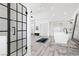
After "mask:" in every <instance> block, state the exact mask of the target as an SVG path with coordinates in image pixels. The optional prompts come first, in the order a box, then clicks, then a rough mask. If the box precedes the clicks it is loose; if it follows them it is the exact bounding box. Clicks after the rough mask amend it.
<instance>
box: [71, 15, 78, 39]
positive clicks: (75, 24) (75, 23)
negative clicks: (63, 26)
mask: <svg viewBox="0 0 79 59" xmlns="http://www.w3.org/2000/svg"><path fill="white" fill-rule="evenodd" d="M78 15H79V14H76V17H75V22H74V27H73V32H72V37H71V39H72V40H74V32H75V27H76V22H77V17H78Z"/></svg>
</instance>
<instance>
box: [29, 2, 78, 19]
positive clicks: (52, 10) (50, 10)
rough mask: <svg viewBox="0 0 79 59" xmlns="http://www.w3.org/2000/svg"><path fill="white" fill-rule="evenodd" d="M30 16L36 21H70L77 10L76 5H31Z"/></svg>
mask: <svg viewBox="0 0 79 59" xmlns="http://www.w3.org/2000/svg"><path fill="white" fill-rule="evenodd" d="M30 7H31V10H32V15H33V17H34V19H37V20H46V19H47V20H51V21H66V20H70V19H71V18H72V16H73V15H74V13H75V11H76V10H77V9H78V7H79V4H78V3H32V4H30Z"/></svg>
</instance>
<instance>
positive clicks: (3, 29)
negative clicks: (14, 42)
mask: <svg viewBox="0 0 79 59" xmlns="http://www.w3.org/2000/svg"><path fill="white" fill-rule="evenodd" d="M7 24H8V20H7V3H0V56H6V55H7V34H8V31H7V28H8V27H7Z"/></svg>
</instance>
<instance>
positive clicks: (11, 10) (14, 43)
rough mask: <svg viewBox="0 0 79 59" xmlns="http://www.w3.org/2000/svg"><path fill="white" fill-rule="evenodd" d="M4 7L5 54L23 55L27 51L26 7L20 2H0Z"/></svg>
mask: <svg viewBox="0 0 79 59" xmlns="http://www.w3.org/2000/svg"><path fill="white" fill-rule="evenodd" d="M0 6H2V7H4V8H6V10H7V13H6V14H7V16H6V17H2V16H0V18H1V19H4V20H5V21H6V23H5V24H6V27H7V28H6V30H0V32H6V33H7V55H8V56H24V55H25V54H26V53H27V8H26V7H25V6H24V5H22V4H21V3H6V5H5V4H3V3H0ZM4 12H5V11H4Z"/></svg>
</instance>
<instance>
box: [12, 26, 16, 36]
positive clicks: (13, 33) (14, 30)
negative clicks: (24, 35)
mask: <svg viewBox="0 0 79 59" xmlns="http://www.w3.org/2000/svg"><path fill="white" fill-rule="evenodd" d="M12 28H13V35H15V27H12Z"/></svg>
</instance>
